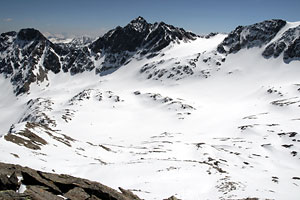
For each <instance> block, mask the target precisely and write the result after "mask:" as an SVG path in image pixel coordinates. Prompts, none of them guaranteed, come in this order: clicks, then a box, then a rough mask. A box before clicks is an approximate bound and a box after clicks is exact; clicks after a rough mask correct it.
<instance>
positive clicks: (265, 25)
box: [217, 19, 286, 54]
mask: <svg viewBox="0 0 300 200" xmlns="http://www.w3.org/2000/svg"><path fill="white" fill-rule="evenodd" d="M285 25H286V21H283V20H279V19H274V20H266V21H263V22H260V23H256V24H253V25H249V26H238V27H237V28H236V29H235V30H234V31H232V32H231V33H229V35H228V36H227V37H226V38H225V39H224V41H223V42H222V43H221V44H220V45H219V46H218V49H217V50H218V52H219V53H226V54H230V53H236V52H238V51H239V50H241V49H243V48H252V47H262V46H263V45H265V44H267V43H268V42H270V41H271V40H272V39H273V38H274V37H275V36H276V34H277V33H278V32H279V31H280V29H281V28H282V27H284V26H285Z"/></svg>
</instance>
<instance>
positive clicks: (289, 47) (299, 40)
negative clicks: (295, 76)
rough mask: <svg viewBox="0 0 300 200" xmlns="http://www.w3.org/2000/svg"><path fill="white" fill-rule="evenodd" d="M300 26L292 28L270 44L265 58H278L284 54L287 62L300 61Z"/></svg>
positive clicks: (265, 52)
mask: <svg viewBox="0 0 300 200" xmlns="http://www.w3.org/2000/svg"><path fill="white" fill-rule="evenodd" d="M299 33H300V26H297V27H295V28H290V29H288V30H287V31H286V32H284V33H283V34H282V36H281V37H280V38H279V39H277V40H276V41H274V42H272V43H271V44H269V45H268V46H267V47H266V48H265V50H264V52H263V54H262V55H263V56H264V57H265V58H270V57H274V58H277V57H278V56H280V55H281V54H282V53H283V56H284V57H283V59H284V61H285V62H290V61H292V60H296V59H300V36H299Z"/></svg>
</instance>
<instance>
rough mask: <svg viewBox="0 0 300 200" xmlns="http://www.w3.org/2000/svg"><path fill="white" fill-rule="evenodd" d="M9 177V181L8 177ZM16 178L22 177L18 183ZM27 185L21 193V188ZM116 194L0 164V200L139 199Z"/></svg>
mask: <svg viewBox="0 0 300 200" xmlns="http://www.w3.org/2000/svg"><path fill="white" fill-rule="evenodd" d="M8 176H9V177H10V178H8ZM16 176H21V177H22V181H20V182H19V181H18V179H17V178H16ZM21 184H23V185H26V189H25V191H24V192H23V193H20V192H18V189H19V188H20V185H21ZM120 190H121V192H118V191H116V190H114V189H111V188H109V187H107V186H105V185H102V184H100V183H97V182H93V181H89V180H85V179H80V178H75V177H72V176H68V175H57V174H51V173H45V172H40V171H35V170H33V169H30V168H27V167H21V166H19V165H11V164H5V163H0V199H4V200H9V199H20V200H21V199H22V200H25V199H43V200H53V199H54V200H62V199H66V198H67V199H71V200H73V199H74V200H77V199H87V200H88V199H90V200H91V199H94V200H140V198H139V197H138V196H136V195H134V194H133V193H132V192H130V191H128V190H124V189H120Z"/></svg>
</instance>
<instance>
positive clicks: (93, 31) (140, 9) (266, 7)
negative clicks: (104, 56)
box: [0, 0, 300, 36]
mask: <svg viewBox="0 0 300 200" xmlns="http://www.w3.org/2000/svg"><path fill="white" fill-rule="evenodd" d="M299 10H300V0H222V1H221V0H217V1H214V0H204V1H202V0H48V1H47V0H1V7H0V32H1V33H2V32H6V31H11V30H15V31H18V30H19V29H21V28H28V27H32V28H36V29H39V30H40V31H41V32H51V33H61V34H69V35H83V34H84V35H90V36H98V35H101V34H103V33H105V32H106V31H108V30H110V29H112V28H114V27H116V26H118V25H120V26H124V25H126V24H127V23H129V22H130V21H131V20H132V19H134V18H136V17H138V16H142V17H144V18H145V19H146V20H147V21H148V22H150V23H154V22H156V21H158V22H160V21H164V22H166V23H168V24H172V25H175V26H178V27H182V28H184V29H186V30H190V31H193V32H195V33H198V34H202V33H209V32H229V31H231V30H233V29H234V28H235V27H236V26H238V25H248V24H253V23H255V22H260V21H263V20H266V19H273V18H280V19H284V20H287V21H300V11H299Z"/></svg>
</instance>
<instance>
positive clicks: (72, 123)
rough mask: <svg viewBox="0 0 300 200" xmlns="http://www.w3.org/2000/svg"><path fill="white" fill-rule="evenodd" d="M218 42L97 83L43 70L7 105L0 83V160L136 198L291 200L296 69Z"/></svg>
mask: <svg viewBox="0 0 300 200" xmlns="http://www.w3.org/2000/svg"><path fill="white" fill-rule="evenodd" d="M287 26H290V27H294V26H295V25H293V24H288V25H287ZM282 33H283V32H279V33H278V34H282ZM226 36H227V35H224V34H218V35H216V36H213V37H211V38H209V39H205V38H198V39H196V40H195V41H190V42H187V43H184V42H181V43H180V44H176V43H172V44H171V45H169V46H168V47H166V48H164V49H163V50H162V51H161V52H160V53H159V55H157V56H155V57H152V58H144V59H138V58H136V57H133V58H132V59H131V62H129V63H128V64H126V65H124V66H122V67H121V68H120V69H118V70H117V71H115V72H114V73H112V74H109V75H106V76H99V75H95V70H93V71H90V72H83V73H80V74H76V75H73V76H71V75H70V74H67V73H58V74H54V73H52V72H49V75H48V81H46V82H43V83H34V84H31V88H30V91H29V92H28V94H21V95H19V96H17V97H16V96H15V94H14V93H13V88H12V86H11V83H10V82H9V80H8V79H5V78H4V77H3V76H2V75H0V85H1V88H0V112H1V117H0V131H1V135H2V137H1V139H0V160H1V162H6V163H13V164H20V165H23V166H28V167H31V168H34V169H39V170H43V171H48V172H56V173H64V174H70V175H73V176H78V177H82V178H87V179H90V180H95V181H99V182H101V183H103V184H105V185H107V186H109V187H112V188H115V189H117V188H118V187H119V186H121V187H123V188H126V189H130V190H132V191H133V192H134V193H135V194H137V195H138V196H139V197H141V198H143V199H147V200H156V199H157V200H159V199H160V200H161V199H163V198H167V197H170V196H172V195H174V196H176V197H177V198H179V199H183V200H196V199H207V200H214V199H243V198H244V199H246V198H248V197H252V198H254V197H256V198H259V199H276V200H286V199H289V200H298V199H299V196H300V170H299V167H300V126H299V125H300V112H299V111H300V78H299V74H300V62H299V61H292V62H290V63H289V64H287V63H285V62H284V61H283V58H282V55H281V56H279V57H278V58H269V59H265V58H263V57H262V55H261V54H262V52H263V48H259V47H254V48H251V49H242V50H240V51H239V52H237V53H234V54H229V55H228V56H226V58H225V56H224V55H222V54H219V53H217V51H216V49H217V46H218V44H220V42H222V41H223V39H224V38H225V37H226ZM279 37H280V36H276V37H275V39H276V38H279ZM275 39H274V41H275ZM192 63H194V64H192ZM218 63H222V65H219V64H218ZM184 66H188V67H187V68H186V71H187V73H185V74H180V73H177V71H178V70H177V69H178V68H179V69H181V68H180V67H183V68H184ZM188 68H190V69H192V71H193V73H192V74H189V69H188ZM36 73H38V72H36ZM160 74H161V76H160ZM172 74H173V75H172Z"/></svg>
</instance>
